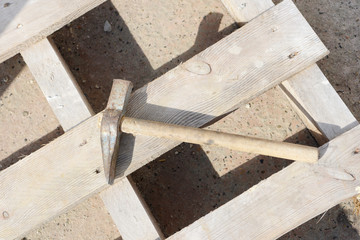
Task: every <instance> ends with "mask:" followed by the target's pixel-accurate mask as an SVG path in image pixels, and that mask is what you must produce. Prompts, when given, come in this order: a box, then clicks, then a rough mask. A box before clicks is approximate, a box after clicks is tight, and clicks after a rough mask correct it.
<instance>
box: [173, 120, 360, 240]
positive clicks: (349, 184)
mask: <svg viewBox="0 0 360 240" xmlns="http://www.w3.org/2000/svg"><path fill="white" fill-rule="evenodd" d="M359 142H360V126H357V127H355V128H353V129H351V130H350V131H348V132H346V133H345V134H343V135H341V136H339V137H337V138H335V139H333V140H331V142H330V143H328V144H325V145H323V146H322V147H321V148H320V152H321V155H322V157H321V158H320V160H319V162H318V163H317V164H307V163H305V164H303V163H298V162H296V163H293V164H291V165H290V166H289V167H287V168H285V169H283V170H281V171H279V172H277V173H275V174H274V175H272V176H271V177H269V178H267V179H266V180H263V181H261V182H260V183H259V184H257V185H255V186H253V187H252V188H250V189H249V190H247V191H246V192H245V193H243V194H241V195H240V196H238V197H236V198H234V199H232V200H231V201H229V202H227V203H226V204H224V205H223V206H221V207H220V208H218V209H216V210H215V211H213V212H211V213H209V214H207V215H206V216H204V217H202V218H200V219H199V220H197V221H196V222H194V223H193V224H191V225H189V226H188V227H186V228H183V229H182V230H181V231H179V232H177V233H175V234H174V235H172V236H171V237H170V238H169V239H171V240H175V239H199V240H200V239H224V238H226V239H234V240H235V239H236V240H237V239H254V240H255V239H261V240H264V239H265V240H266V239H269V240H272V239H277V238H278V237H280V236H282V235H283V234H285V233H287V232H288V231H289V230H291V229H294V228H296V227H297V226H299V225H301V224H303V223H304V222H306V221H307V220H309V219H311V218H313V217H314V216H316V215H318V214H321V213H322V212H324V211H326V210H328V209H329V208H331V207H333V206H335V205H336V204H338V203H340V202H341V201H343V200H345V199H347V198H350V197H353V196H354V195H356V194H359V184H360V180H359V179H360V154H357V153H355V149H357V148H358V147H359Z"/></svg>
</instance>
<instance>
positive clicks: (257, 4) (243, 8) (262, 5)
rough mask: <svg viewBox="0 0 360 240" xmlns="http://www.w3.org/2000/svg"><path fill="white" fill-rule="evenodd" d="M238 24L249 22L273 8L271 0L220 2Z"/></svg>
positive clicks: (223, 0) (227, 0)
mask: <svg viewBox="0 0 360 240" xmlns="http://www.w3.org/2000/svg"><path fill="white" fill-rule="evenodd" d="M221 1H222V3H223V4H224V6H225V7H226V9H227V11H228V12H229V13H230V15H231V16H232V17H233V18H234V19H235V21H236V22H238V23H245V22H249V21H250V20H252V19H253V18H255V17H256V16H258V15H260V14H261V13H263V12H265V11H266V10H268V9H269V8H271V7H273V6H274V3H273V2H272V0H221Z"/></svg>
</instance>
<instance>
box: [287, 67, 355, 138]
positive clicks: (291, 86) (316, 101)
mask: <svg viewBox="0 0 360 240" xmlns="http://www.w3.org/2000/svg"><path fill="white" fill-rule="evenodd" d="M282 89H283V90H284V92H285V93H286V94H287V96H288V97H289V98H290V99H291V100H292V102H293V103H294V104H295V105H296V106H297V107H298V109H299V110H301V112H302V113H303V114H304V115H305V116H306V117H307V118H308V119H309V121H311V122H312V123H313V124H314V125H315V126H316V127H317V128H318V129H319V130H320V132H321V133H322V135H324V136H325V137H326V138H328V139H334V138H335V137H337V136H339V135H340V134H342V133H344V132H346V131H348V130H350V129H351V128H353V127H355V126H357V125H358V124H359V123H358V122H357V120H356V119H355V117H354V116H353V115H352V113H351V112H350V110H349V109H348V108H347V107H346V105H345V103H344V102H343V101H342V100H341V98H340V96H339V95H338V94H337V93H336V91H335V89H334V88H333V87H332V86H331V84H330V82H329V81H328V80H327V78H326V77H325V76H324V74H323V73H322V72H321V70H320V68H319V67H318V66H317V65H316V64H314V65H312V66H310V67H309V68H307V69H306V70H304V71H301V72H300V73H298V74H296V75H295V76H293V77H292V78H290V79H289V80H288V81H284V82H282ZM303 119H304V118H303ZM308 125H309V124H308Z"/></svg>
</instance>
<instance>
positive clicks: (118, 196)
mask: <svg viewBox="0 0 360 240" xmlns="http://www.w3.org/2000/svg"><path fill="white" fill-rule="evenodd" d="M125 179H126V181H124V180H125ZM100 196H101V199H102V200H103V201H104V204H105V206H106V208H107V209H108V211H109V213H110V215H111V217H112V219H113V221H114V223H115V224H116V226H117V228H118V229H119V232H120V233H121V237H122V239H125V240H126V239H131V240H160V239H163V235H162V233H161V230H160V229H159V227H158V225H157V223H156V221H155V219H154V217H153V216H152V214H151V212H150V210H149V209H148V208H144V207H141V208H140V207H139V206H146V203H145V202H143V199H142V196H141V194H140V193H139V192H138V191H137V188H136V186H135V184H134V183H133V182H132V181H131V180H130V179H129V180H127V178H124V179H122V180H120V181H119V182H118V183H116V184H115V185H114V186H112V187H109V188H107V189H105V190H104V191H102V192H101V193H100Z"/></svg>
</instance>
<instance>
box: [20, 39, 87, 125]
mask: <svg viewBox="0 0 360 240" xmlns="http://www.w3.org/2000/svg"><path fill="white" fill-rule="evenodd" d="M21 55H22V56H23V58H24V61H25V62H26V64H27V65H28V67H29V69H30V72H31V73H32V75H33V76H34V78H35V79H36V82H37V83H38V85H39V87H40V89H41V91H42V92H43V93H44V96H45V98H46V100H47V101H48V102H49V104H50V106H51V109H52V110H53V112H54V114H55V116H56V117H57V119H58V120H59V122H60V125H61V126H62V128H63V129H64V131H68V130H69V129H70V128H72V127H74V126H75V125H77V124H78V123H80V122H82V121H84V120H85V119H87V118H89V117H91V116H92V115H93V111H92V109H91V106H90V105H89V103H88V101H87V99H86V98H85V96H84V95H83V93H82V91H81V89H80V87H79V85H78V83H77V82H76V80H75V78H74V76H73V75H72V73H71V71H70V69H69V68H68V66H67V65H66V63H65V62H64V59H63V58H62V56H61V55H60V53H59V51H58V50H57V49H56V46H55V45H54V43H52V42H51V41H49V40H48V39H47V38H45V39H43V40H41V41H40V42H38V43H36V44H34V45H32V46H30V47H29V48H27V49H25V50H24V51H22V52H21Z"/></svg>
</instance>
